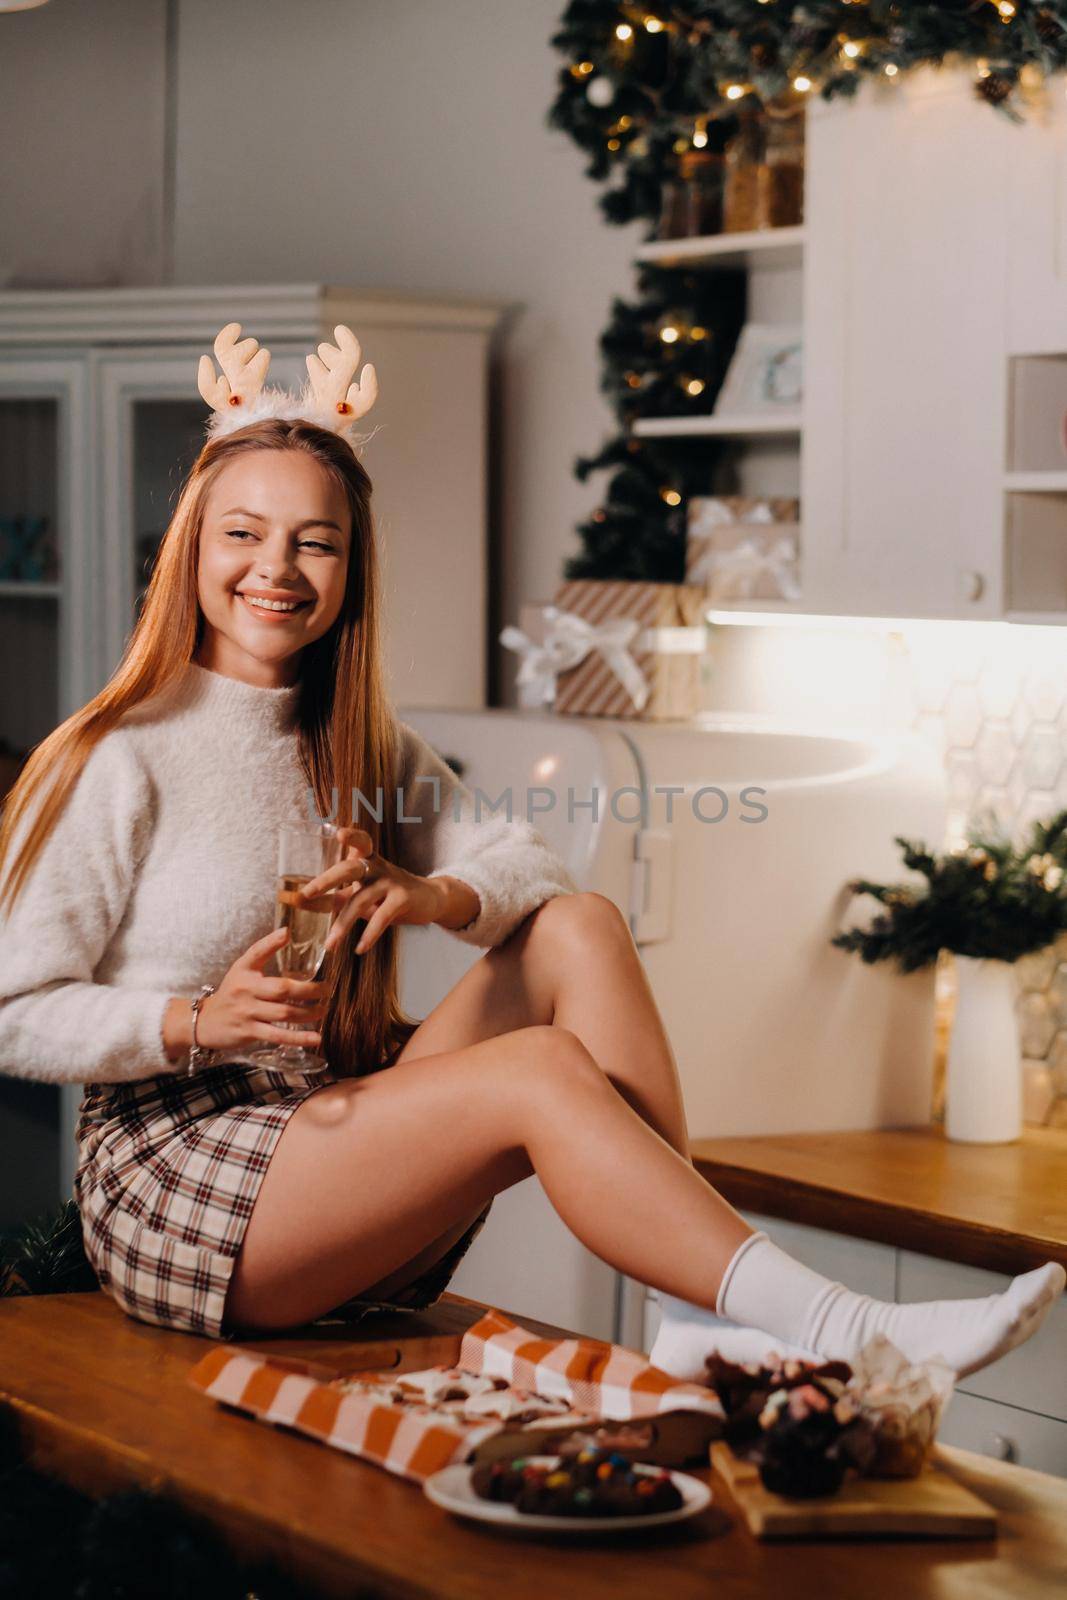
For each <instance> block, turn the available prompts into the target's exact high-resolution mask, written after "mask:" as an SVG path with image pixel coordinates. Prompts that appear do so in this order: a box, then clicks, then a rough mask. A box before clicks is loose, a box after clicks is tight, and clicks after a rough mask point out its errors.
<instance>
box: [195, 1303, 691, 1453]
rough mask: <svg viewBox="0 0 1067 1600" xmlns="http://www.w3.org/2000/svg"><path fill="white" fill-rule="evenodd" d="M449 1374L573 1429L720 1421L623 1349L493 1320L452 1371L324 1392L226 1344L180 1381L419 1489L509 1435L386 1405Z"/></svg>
mask: <svg viewBox="0 0 1067 1600" xmlns="http://www.w3.org/2000/svg"><path fill="white" fill-rule="evenodd" d="M452 1371H462V1372H466V1373H470V1374H472V1375H475V1376H485V1377H493V1378H503V1379H505V1380H506V1381H507V1383H508V1385H509V1387H513V1388H514V1389H515V1390H516V1391H521V1392H523V1393H524V1394H526V1395H528V1394H529V1392H530V1391H532V1392H533V1393H535V1394H539V1395H542V1396H544V1397H546V1398H551V1399H552V1400H554V1401H556V1402H557V1403H558V1402H565V1403H566V1404H565V1407H564V1409H563V1411H562V1412H560V1411H556V1413H555V1415H554V1416H553V1417H552V1418H551V1420H552V1421H553V1422H556V1423H560V1424H563V1423H568V1422H569V1424H570V1425H571V1426H573V1427H575V1428H578V1427H581V1426H583V1425H586V1424H588V1423H590V1422H593V1421H596V1420H598V1419H611V1420H616V1419H625V1420H631V1419H634V1418H641V1417H650V1416H655V1415H660V1414H662V1413H665V1412H668V1411H689V1412H692V1411H699V1412H703V1413H705V1416H706V1417H707V1418H708V1419H709V1421H710V1422H712V1423H713V1424H717V1423H721V1421H722V1417H723V1413H722V1408H721V1407H720V1405H719V1401H718V1399H717V1397H716V1396H715V1395H714V1394H713V1393H712V1391H711V1390H710V1389H705V1388H702V1387H701V1385H699V1384H694V1383H684V1382H682V1381H680V1380H679V1379H676V1378H672V1377H670V1375H669V1374H668V1373H666V1372H661V1371H660V1370H659V1368H657V1367H653V1366H651V1365H650V1364H649V1362H648V1361H647V1360H646V1359H645V1357H644V1356H643V1355H640V1354H638V1352H636V1351H634V1350H627V1349H626V1348H625V1347H624V1346H622V1345H617V1344H611V1343H608V1342H607V1341H605V1340H602V1339H590V1338H572V1339H542V1338H538V1337H537V1336H536V1335H534V1334H532V1333H531V1332H530V1331H529V1329H527V1328H523V1327H521V1326H520V1325H519V1324H518V1323H516V1322H513V1321H512V1320H511V1318H510V1317H508V1316H506V1315H505V1314H504V1312H502V1311H497V1310H495V1309H494V1310H490V1311H488V1312H487V1313H486V1315H485V1316H484V1317H482V1318H481V1319H480V1320H479V1321H478V1322H476V1323H474V1324H473V1326H472V1327H470V1328H468V1330H467V1332H466V1333H465V1334H464V1336H463V1340H462V1343H461V1346H460V1356H459V1362H458V1364H457V1367H456V1368H446V1367H440V1368H428V1369H426V1372H425V1373H419V1374H414V1373H408V1374H405V1373H396V1372H380V1373H367V1372H361V1373H359V1374H358V1375H353V1376H352V1377H349V1378H344V1379H341V1378H336V1379H333V1380H328V1381H327V1380H324V1379H322V1378H316V1377H312V1376H310V1375H309V1374H306V1373H302V1372H296V1371H293V1370H292V1367H291V1366H289V1365H286V1364H284V1363H282V1362H272V1361H271V1360H270V1358H269V1357H268V1356H262V1355H260V1354H258V1353H254V1352H252V1351H248V1350H242V1349H240V1347H239V1346H236V1345H231V1344H226V1345H219V1346H217V1347H213V1348H212V1349H211V1350H210V1351H209V1352H208V1353H207V1355H205V1356H204V1357H203V1359H202V1360H200V1361H198V1362H197V1364H196V1365H195V1366H194V1367H193V1368H192V1370H191V1371H190V1373H189V1381H190V1383H191V1384H192V1385H193V1386H194V1387H195V1388H197V1389H200V1390H201V1391H202V1392H203V1393H204V1394H206V1395H207V1396H208V1397H209V1399H212V1400H217V1401H220V1402H221V1403H224V1404H226V1405H230V1406H234V1407H236V1408H237V1409H238V1410H240V1411H245V1412H248V1413H249V1414H250V1415H252V1416H254V1417H256V1418H258V1419H259V1420H260V1421H263V1422H271V1423H274V1424H276V1425H279V1426H284V1427H289V1428H293V1429H295V1430H296V1431H297V1432H299V1433H304V1434H308V1435H309V1436H310V1437H312V1438H314V1439H318V1440H320V1441H321V1442H322V1443H323V1444H328V1445H332V1446H333V1447H334V1448H335V1449H337V1450H344V1451H347V1452H348V1453H349V1454H350V1455H357V1456H361V1457H362V1458H363V1459H365V1460H367V1461H374V1462H376V1463H377V1464H378V1465H379V1466H382V1467H385V1468H386V1469H387V1471H389V1472H395V1473H398V1474H399V1475H400V1476H401V1477H405V1478H410V1479H413V1480H414V1481H415V1482H417V1483H421V1482H422V1481H423V1479H425V1478H427V1477H429V1476H430V1474H431V1473H433V1472H436V1471H437V1470H438V1469H439V1468H441V1467H445V1466H448V1465H449V1464H450V1463H451V1462H453V1461H464V1460H466V1459H467V1458H468V1456H470V1454H471V1452H472V1451H473V1450H475V1449H476V1448H477V1447H478V1446H479V1445H480V1444H482V1443H483V1442H484V1441H485V1440H486V1439H488V1438H490V1437H492V1436H493V1435H495V1434H498V1433H501V1432H503V1431H505V1430H508V1429H511V1430H512V1431H514V1423H513V1422H509V1421H507V1420H502V1419H501V1418H499V1417H494V1418H491V1419H490V1418H484V1420H480V1421H479V1420H475V1419H474V1418H471V1419H470V1420H468V1419H467V1418H466V1417H464V1416H462V1415H460V1414H459V1413H458V1412H456V1411H454V1410H453V1411H451V1412H449V1411H445V1410H441V1409H437V1408H435V1407H434V1406H433V1405H432V1404H404V1405H401V1404H396V1403H391V1402H390V1400H389V1399H388V1392H389V1389H390V1388H391V1387H394V1386H395V1385H396V1384H397V1383H398V1382H399V1381H402V1380H403V1379H405V1378H408V1379H414V1378H416V1377H418V1378H422V1377H425V1376H426V1373H437V1372H452ZM504 1393H505V1391H501V1394H504ZM545 1420H549V1419H548V1418H546V1419H545Z"/></svg>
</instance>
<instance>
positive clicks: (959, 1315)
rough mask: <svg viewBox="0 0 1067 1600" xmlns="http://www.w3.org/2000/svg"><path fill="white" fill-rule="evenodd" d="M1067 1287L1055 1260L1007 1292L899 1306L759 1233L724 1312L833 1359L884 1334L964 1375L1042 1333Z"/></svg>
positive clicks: (732, 1280)
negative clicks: (804, 1261) (817, 1268)
mask: <svg viewBox="0 0 1067 1600" xmlns="http://www.w3.org/2000/svg"><path fill="white" fill-rule="evenodd" d="M1065 1281H1067V1274H1065V1273H1064V1270H1063V1268H1062V1267H1061V1266H1059V1265H1058V1263H1056V1262H1053V1261H1048V1262H1046V1263H1045V1265H1044V1266H1043V1267H1036V1268H1035V1269H1034V1270H1033V1271H1032V1272H1024V1273H1022V1274H1021V1275H1020V1276H1019V1277H1017V1278H1013V1279H1012V1281H1011V1283H1010V1284H1009V1285H1008V1287H1007V1289H1005V1290H1004V1292H1003V1293H1002V1294H991V1295H986V1296H984V1297H982V1298H981V1299H975V1300H922V1301H918V1302H916V1303H915V1304H912V1305H900V1306H898V1305H890V1304H888V1303H887V1302H886V1301H884V1300H872V1299H871V1298H870V1297H869V1296H868V1295H864V1294H854V1293H853V1291H852V1290H851V1289H846V1288H845V1287H844V1286H843V1285H842V1284H840V1283H832V1282H831V1281H830V1279H829V1278H824V1277H823V1276H822V1274H821V1273H819V1272H813V1271H812V1270H811V1268H810V1267H805V1266H802V1265H801V1263H800V1262H799V1261H794V1260H793V1258H792V1256H789V1255H787V1254H786V1253H785V1251H784V1250H779V1248H778V1246H777V1245H775V1244H772V1243H771V1241H770V1239H768V1237H767V1235H766V1234H765V1233H754V1234H750V1236H749V1237H748V1238H747V1239H746V1240H745V1241H744V1243H743V1244H742V1245H741V1246H740V1248H739V1249H738V1250H737V1251H736V1253H735V1254H734V1256H733V1258H732V1260H731V1261H730V1264H729V1266H728V1267H727V1268H726V1271H725V1273H724V1274H723V1279H722V1283H721V1285H720V1287H719V1294H718V1299H717V1302H716V1306H715V1309H716V1311H717V1313H718V1314H719V1315H720V1316H724V1317H729V1318H731V1320H733V1321H735V1322H743V1323H751V1324H753V1325H754V1326H755V1327H758V1328H766V1330H767V1332H768V1333H769V1334H772V1335H774V1336H775V1337H776V1338H779V1339H788V1340H789V1341H790V1342H793V1341H796V1343H798V1344H800V1345H802V1346H804V1347H805V1348H807V1349H809V1350H814V1351H816V1352H817V1354H818V1355H820V1356H821V1357H822V1358H823V1359H825V1360H843V1361H849V1360H851V1359H852V1358H853V1357H855V1356H857V1355H858V1354H859V1352H860V1351H861V1350H862V1348H863V1346H864V1345H865V1344H866V1343H867V1341H868V1340H869V1339H871V1338H873V1337H874V1335H875V1334H877V1333H882V1334H884V1335H885V1336H886V1338H887V1339H889V1340H890V1341H891V1342H892V1343H893V1344H894V1345H896V1347H897V1349H898V1350H899V1351H900V1352H901V1353H902V1354H903V1355H905V1356H906V1357H907V1358H908V1360H909V1361H925V1360H929V1359H931V1358H932V1357H934V1356H940V1357H941V1358H942V1359H943V1360H944V1361H946V1362H947V1363H948V1365H949V1366H950V1367H953V1368H954V1369H955V1371H956V1373H957V1374H958V1376H960V1377H963V1376H964V1375H965V1374H966V1373H968V1372H977V1371H978V1369H979V1367H985V1366H988V1365H989V1364H990V1362H992V1361H996V1360H998V1359H999V1358H1000V1357H1001V1356H1003V1355H1006V1354H1007V1352H1008V1351H1009V1350H1013V1349H1014V1348H1015V1346H1016V1345H1019V1344H1022V1343H1023V1341H1024V1340H1025V1339H1028V1338H1029V1337H1030V1335H1031V1334H1032V1333H1036V1331H1037V1329H1038V1327H1039V1326H1040V1325H1041V1323H1042V1322H1043V1320H1044V1318H1045V1316H1046V1314H1047V1312H1048V1310H1049V1308H1050V1306H1051V1305H1052V1303H1053V1301H1054V1300H1055V1299H1056V1298H1057V1296H1058V1295H1060V1294H1061V1293H1062V1291H1063V1286H1064V1282H1065Z"/></svg>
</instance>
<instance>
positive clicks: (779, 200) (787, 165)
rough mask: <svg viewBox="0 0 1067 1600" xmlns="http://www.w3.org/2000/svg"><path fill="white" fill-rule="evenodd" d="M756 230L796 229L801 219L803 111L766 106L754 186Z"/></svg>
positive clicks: (802, 214)
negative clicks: (766, 112) (755, 186)
mask: <svg viewBox="0 0 1067 1600" xmlns="http://www.w3.org/2000/svg"><path fill="white" fill-rule="evenodd" d="M757 191H758V192H757V215H758V221H757V223H756V226H757V227H758V228H791V227H797V226H799V224H800V223H801V222H803V220H804V110H803V107H794V108H792V109H790V110H789V111H787V112H784V113H783V112H777V111H775V110H773V109H772V108H770V107H768V116H767V121H766V134H765V139H764V151H763V159H762V161H761V162H760V166H759V179H758V184H757Z"/></svg>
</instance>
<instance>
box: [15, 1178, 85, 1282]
mask: <svg viewBox="0 0 1067 1600" xmlns="http://www.w3.org/2000/svg"><path fill="white" fill-rule="evenodd" d="M99 1287H100V1284H99V1281H98V1279H97V1276H96V1273H95V1272H94V1271H93V1269H92V1266H91V1264H90V1262H89V1260H88V1258H87V1257H86V1254H85V1246H84V1244H83V1242H82V1224H81V1216H80V1213H79V1211H78V1207H77V1205H76V1204H75V1202H74V1201H73V1200H67V1201H64V1203H63V1204H62V1205H61V1206H60V1207H59V1209H58V1210H57V1211H54V1212H49V1213H48V1214H46V1215H45V1216H43V1217H40V1218H36V1219H34V1220H32V1221H30V1222H26V1223H23V1224H22V1226H21V1227H20V1228H18V1229H17V1230H16V1231H15V1232H14V1233H13V1234H11V1235H9V1236H8V1237H7V1238H6V1239H4V1240H2V1241H0V1296H3V1295H23V1294H75V1293H78V1292H81V1291H85V1290H90V1289H98V1288H99Z"/></svg>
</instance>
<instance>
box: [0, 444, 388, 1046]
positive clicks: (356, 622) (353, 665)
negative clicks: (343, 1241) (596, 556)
mask: <svg viewBox="0 0 1067 1600" xmlns="http://www.w3.org/2000/svg"><path fill="white" fill-rule="evenodd" d="M253 450H300V451H304V452H306V453H307V454H308V455H310V456H313V457H314V459H315V460H316V461H318V463H319V465H320V466H321V467H322V468H323V470H324V471H325V472H326V473H327V474H328V475H329V477H330V478H331V479H332V480H333V481H334V483H335V484H337V486H338V487H339V488H340V489H341V490H342V491H343V493H344V495H345V499H346V501H347V504H348V508H349V511H350V513H351V518H352V538H351V545H350V553H349V561H348V573H347V578H346V583H345V595H344V600H343V602H342V606H341V611H340V613H339V615H338V617H337V620H336V621H335V622H334V624H333V625H332V627H331V628H330V629H329V630H328V632H327V633H325V634H323V636H322V637H321V638H319V639H316V640H314V641H313V642H312V643H311V644H308V645H305V646H304V648H303V650H302V651H301V656H300V693H299V695H298V697H297V736H298V748H299V751H300V758H301V762H302V765H303V768H304V773H305V776H306V778H307V782H308V784H309V786H310V787H311V789H312V790H313V792H314V795H315V799H316V801H317V804H318V810H319V815H320V816H324V817H327V816H332V817H334V819H335V820H336V821H338V822H341V823H353V822H356V823H358V826H360V827H362V828H365V829H366V830H367V832H368V833H370V835H371V837H372V839H373V840H374V848H375V850H376V851H377V852H378V853H379V854H380V855H382V856H384V857H385V858H386V859H387V860H395V859H396V857H395V845H396V842H397V841H396V834H397V823H396V807H395V805H390V803H389V801H388V800H387V803H386V804H385V805H384V806H380V807H378V808H377V809H380V810H381V812H382V821H381V822H380V823H378V822H376V821H375V819H374V816H373V814H372V813H368V812H366V810H364V811H363V812H361V814H360V816H359V817H358V818H354V817H353V816H352V814H351V811H352V803H353V792H354V791H358V793H360V794H363V795H367V796H374V795H375V794H376V793H377V792H378V786H379V785H381V793H382V795H383V796H386V797H390V798H391V797H392V796H393V794H394V790H395V784H396V777H397V762H398V748H397V728H396V721H395V717H394V715H393V712H392V708H391V706H390V705H389V702H388V699H387V696H386V693H385V685H384V673H383V667H382V659H381V636H380V620H379V619H380V604H381V602H380V594H379V574H378V558H377V551H376V548H375V530H374V519H373V516H372V513H371V506H370V497H371V481H370V478H369V477H368V475H367V473H366V471H365V470H364V468H363V467H362V465H361V464H360V462H359V461H358V460H357V458H356V456H355V455H354V453H353V451H352V448H351V446H350V445H348V444H347V443H346V442H345V441H344V440H343V439H340V438H338V437H337V435H335V434H333V433H330V432H328V431H326V430H325V429H322V428H318V427H316V426H315V425H314V424H313V423H309V422H288V421H284V420H281V419H271V420H269V421H265V422H256V423H251V424H250V425H249V426H248V427H246V428H242V429H240V430H238V431H237V432H235V433H231V434H229V435H227V436H225V437H223V438H221V439H215V440H211V441H209V442H208V443H207V444H205V445H204V448H203V449H202V450H201V452H200V454H199V455H198V457H197V459H196V461H195V462H194V463H193V466H192V469H191V471H190V473H189V476H188V478H187V479H186V481H185V483H184V485H183V487H182V491H181V494H180V496H179V499H178V504H177V507H176V509H175V512H174V516H173V518H172V519H171V522H170V525H169V527H168V528H167V531H166V533H165V535H164V537H163V541H162V544H161V545H160V549H159V554H158V557H157V559H156V564H155V567H154V570H153V573H152V578H151V582H150V583H149V585H148V590H147V593H146V595H145V600H144V605H143V607H142V610H141V614H140V617H139V618H138V620H137V623H136V625H135V627H134V629H133V632H132V634H131V636H130V639H129V642H128V644H127V646H126V649H125V652H124V653H123V657H122V660H121V661H120V662H119V664H118V666H117V667H116V669H115V671H114V672H113V673H112V675H111V678H110V679H109V680H108V682H107V683H106V684H105V686H104V687H103V689H101V690H100V692H99V694H97V695H94V697H93V698H92V700H90V701H89V702H88V704H86V705H84V706H83V707H82V709H81V710H80V711H76V712H75V713H74V714H73V716H70V717H68V718H67V719H66V721H65V722H62V723H61V724H60V725H59V727H58V728H56V729H54V730H53V732H52V733H50V734H49V735H48V736H47V738H45V739H43V740H42V741H41V742H40V744H38V745H36V746H35V747H34V748H33V750H32V751H31V753H30V755H29V758H28V760H27V761H26V764H25V766H24V767H23V769H22V771H21V773H20V774H19V777H18V779H17V781H16V782H15V784H14V786H13V788H12V789H11V790H10V792H9V794H8V796H7V799H6V801H5V804H4V808H3V814H2V817H0V868H2V867H3V866H4V863H5V860H6V858H7V856H8V853H9V851H10V849H11V845H12V841H13V837H14V834H15V831H16V829H17V827H18V825H19V822H20V820H21V819H22V818H23V816H24V815H25V814H26V813H27V811H28V810H29V809H30V807H31V805H32V803H33V800H34V798H35V796H36V795H37V793H38V791H39V790H41V789H43V787H44V785H45V782H46V780H47V779H49V778H52V777H54V779H55V781H54V782H53V783H52V786H51V788H50V790H49V792H48V793H47V795H46V796H45V797H44V800H43V803H42V805H41V808H40V811H39V813H38V815H37V816H36V817H35V818H34V820H33V824H32V826H31V828H30V830H29V832H28V833H27V836H26V838H25V840H24V841H23V843H22V847H21V849H20V850H19V851H18V853H17V857H16V859H15V860H14V861H13V862H11V863H9V864H8V869H7V873H6V878H5V881H4V884H3V887H2V889H0V911H2V910H3V909H4V908H5V907H6V906H7V905H9V904H10V903H12V902H13V901H14V899H15V897H16V896H17V895H18V893H19V891H20V889H21V888H22V886H23V883H24V882H25V880H26V877H27V875H28V873H29V871H30V868H31V867H32V865H33V862H34V861H35V860H36V858H37V855H38V854H39V852H40V850H41V849H42V847H43V845H44V843H45V841H46V840H47V838H48V836H49V834H50V833H51V831H52V829H53V828H54V826H55V824H56V821H57V819H58V818H59V816H60V814H61V812H62V810H63V807H64V805H65V804H66V801H67V798H68V796H69V795H70V793H71V790H72V789H73V787H74V785H75V783H76V782H77V779H78V776H79V774H80V773H81V771H82V769H83V767H84V766H85V763H86V762H87V760H88V759H89V756H90V755H91V753H92V751H93V749H94V748H95V747H96V745H98V744H99V743H100V741H101V739H103V738H104V737H105V736H106V735H107V734H108V733H109V732H110V731H111V729H113V728H114V727H115V726H116V724H117V723H118V722H119V720H120V718H121V717H122V716H123V714H124V713H125V712H126V711H128V710H130V709H131V708H132V707H133V706H136V705H139V704H140V703H141V702H142V701H145V700H147V699H149V698H150V697H152V696H154V695H157V694H160V693H162V692H164V691H166V690H167V689H168V688H169V686H170V685H172V684H174V683H176V682H177V681H178V680H179V679H180V678H182V677H183V676H184V675H185V673H186V670H187V665H188V663H189V662H190V661H191V660H192V659H193V658H194V655H195V653H196V650H197V649H198V647H199V645H200V642H201V640H202V638H203V632H204V616H203V612H202V611H201V609H200V605H199V602H198V598H197V565H198V560H199V551H200V530H201V526H202V523H203V516H204V505H205V501H206V499H207V494H208V491H209V490H210V488H211V486H212V484H213V483H214V482H215V479H216V478H217V477H218V475H219V473H220V472H221V471H222V469H223V467H225V466H226V465H227V463H228V462H230V461H233V460H235V459H236V458H237V457H239V456H243V455H247V454H248V453H249V452H250V451H253ZM335 805H336V810H335V809H334V807H335ZM264 931H266V930H264ZM350 937H351V942H352V943H354V941H355V935H354V934H353V935H352V936H350ZM345 946H349V941H348V940H346V941H344V942H343V947H342V948H341V949H338V950H335V951H334V952H333V954H332V956H331V958H330V959H329V963H328V965H327V967H326V968H325V969H324V971H323V973H322V978H323V980H324V981H325V982H326V983H328V984H329V985H330V1001H329V1005H328V1007H327V1011H326V1014H325V1017H324V1019H323V1023H322V1047H323V1051H324V1053H325V1054H326V1055H327V1056H328V1058H329V1060H330V1062H331V1064H332V1066H333V1069H334V1072H335V1074H336V1075H337V1076H339V1077H357V1076H360V1075H362V1074H364V1073H367V1072H374V1071H376V1070H377V1069H378V1068H379V1067H380V1066H382V1065H384V1064H385V1063H386V1062H387V1060H388V1059H389V1058H390V1057H391V1056H392V1055H393V1054H394V1053H395V1051H396V1050H397V1049H398V1048H399V1047H400V1045H401V1044H402V1043H403V1041H404V1039H405V1038H406V1037H407V1036H408V1035H409V1034H410V1032H411V1030H412V1028H413V1027H414V1026H415V1023H414V1022H413V1021H412V1020H411V1019H410V1018H407V1017H405V1016H404V1014H403V1012H402V1011H401V1010H400V1006H399V1002H398V999H397V981H396V966H397V960H396V958H397V950H396V931H395V929H394V928H389V929H387V930H386V931H385V933H384V934H383V935H382V937H381V938H380V939H378V941H377V942H376V943H375V945H374V946H373V947H372V948H371V949H370V950H369V951H368V952H367V953H366V955H364V956H361V957H356V956H354V955H353V954H352V953H351V948H350V946H349V948H348V949H345V948H344V947H345Z"/></svg>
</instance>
